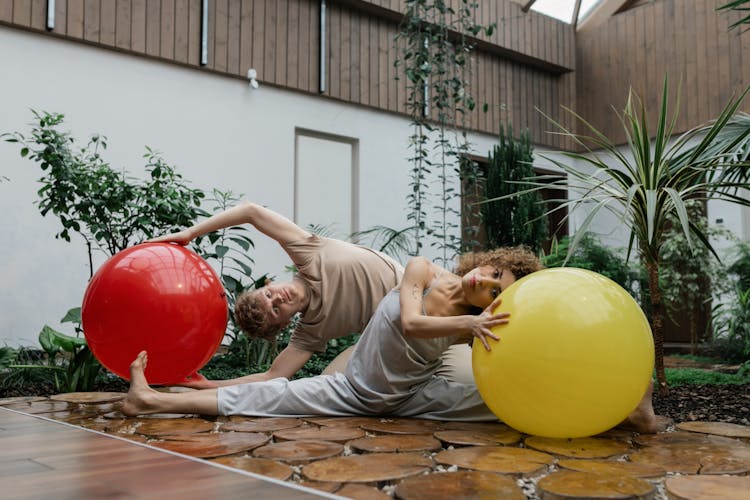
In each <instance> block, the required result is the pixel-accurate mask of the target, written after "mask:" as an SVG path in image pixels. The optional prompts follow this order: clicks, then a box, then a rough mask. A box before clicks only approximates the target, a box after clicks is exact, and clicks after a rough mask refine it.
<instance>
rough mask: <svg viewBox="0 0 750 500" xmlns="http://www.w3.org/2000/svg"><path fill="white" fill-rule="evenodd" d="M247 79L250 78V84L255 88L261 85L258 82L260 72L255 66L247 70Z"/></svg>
mask: <svg viewBox="0 0 750 500" xmlns="http://www.w3.org/2000/svg"><path fill="white" fill-rule="evenodd" d="M247 79H248V80H250V86H251V87H252V88H254V89H257V88H258V87H260V85H259V84H258V72H257V71H255V69H254V68H250V69H249V70H247Z"/></svg>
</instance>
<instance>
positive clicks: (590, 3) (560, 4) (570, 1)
mask: <svg viewBox="0 0 750 500" xmlns="http://www.w3.org/2000/svg"><path fill="white" fill-rule="evenodd" d="M601 1H602V0H582V1H581V10H580V11H579V12H578V22H579V23H580V22H581V21H582V20H583V19H584V18H585V17H586V16H587V15H588V14H589V12H591V10H592V9H593V8H594V7H595V6H596V4H598V3H600V2H601ZM575 4H576V0H536V2H534V4H533V5H532V6H531V10H535V11H537V12H540V13H542V14H546V15H548V16H550V17H554V18H555V19H559V20H561V21H565V22H566V23H572V22H573V9H574V8H575Z"/></svg>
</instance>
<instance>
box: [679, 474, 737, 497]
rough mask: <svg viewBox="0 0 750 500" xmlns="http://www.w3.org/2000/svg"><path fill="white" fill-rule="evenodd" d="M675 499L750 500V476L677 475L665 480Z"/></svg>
mask: <svg viewBox="0 0 750 500" xmlns="http://www.w3.org/2000/svg"><path fill="white" fill-rule="evenodd" d="M664 487H665V489H666V490H667V494H668V495H669V498H670V499H674V500H715V499H719V498H731V499H732V500H750V477H747V476H743V477H732V476H726V477H717V476H675V477H670V478H668V479H667V480H666V481H665V482H664Z"/></svg>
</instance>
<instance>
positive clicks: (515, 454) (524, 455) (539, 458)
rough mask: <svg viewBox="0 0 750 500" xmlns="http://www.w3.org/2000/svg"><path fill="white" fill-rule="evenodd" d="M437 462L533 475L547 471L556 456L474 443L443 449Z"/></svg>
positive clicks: (523, 449) (438, 455)
mask: <svg viewBox="0 0 750 500" xmlns="http://www.w3.org/2000/svg"><path fill="white" fill-rule="evenodd" d="M435 461H436V462H438V463H440V464H443V465H457V466H458V467H461V468H464V469H473V470H481V471H487V472H499V473H501V474H523V475H530V474H536V473H537V472H540V471H543V470H546V468H547V466H548V465H550V464H552V463H553V462H554V461H555V457H553V456H552V455H548V454H547V453H542V452H540V451H534V450H529V449H526V448H510V447H506V446H472V447H469V448H458V449H455V450H444V451H441V452H440V453H438V454H437V455H435Z"/></svg>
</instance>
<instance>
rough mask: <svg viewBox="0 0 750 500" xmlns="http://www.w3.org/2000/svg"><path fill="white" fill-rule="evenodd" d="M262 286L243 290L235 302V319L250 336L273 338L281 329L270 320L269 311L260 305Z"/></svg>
mask: <svg viewBox="0 0 750 500" xmlns="http://www.w3.org/2000/svg"><path fill="white" fill-rule="evenodd" d="M261 293H263V289H262V288H258V289H256V290H250V291H247V292H243V293H242V294H240V295H239V296H238V297H237V301H236V302H235V303H234V321H235V322H236V323H237V325H238V326H239V327H240V328H241V329H242V331H243V332H245V333H246V334H247V335H248V336H249V337H252V338H261V339H265V340H273V339H274V338H276V336H277V335H278V334H279V332H280V331H281V328H279V326H278V325H272V324H271V322H270V321H269V320H268V312H267V311H266V310H265V309H263V307H262V306H261V305H260V300H258V299H259V298H260V294H261Z"/></svg>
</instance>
